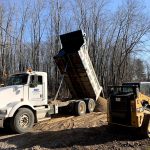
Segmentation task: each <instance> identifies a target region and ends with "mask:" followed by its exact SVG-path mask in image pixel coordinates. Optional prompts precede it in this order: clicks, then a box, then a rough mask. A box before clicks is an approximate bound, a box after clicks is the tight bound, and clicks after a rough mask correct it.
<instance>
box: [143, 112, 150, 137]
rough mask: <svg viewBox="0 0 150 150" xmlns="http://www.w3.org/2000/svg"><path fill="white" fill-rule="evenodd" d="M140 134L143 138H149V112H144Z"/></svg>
mask: <svg viewBox="0 0 150 150" xmlns="http://www.w3.org/2000/svg"><path fill="white" fill-rule="evenodd" d="M141 134H142V135H143V136H144V137H145V138H150V114H145V115H144V119H143V123H142V126H141Z"/></svg>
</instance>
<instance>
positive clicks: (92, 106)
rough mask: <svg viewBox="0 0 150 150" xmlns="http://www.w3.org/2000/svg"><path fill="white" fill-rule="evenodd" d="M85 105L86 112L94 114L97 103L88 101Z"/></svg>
mask: <svg viewBox="0 0 150 150" xmlns="http://www.w3.org/2000/svg"><path fill="white" fill-rule="evenodd" d="M85 103H86V112H87V113H91V112H93V111H94V109H95V101H94V100H93V99H88V100H87V101H85Z"/></svg>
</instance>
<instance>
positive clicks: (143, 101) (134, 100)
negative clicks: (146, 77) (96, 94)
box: [107, 82, 150, 136]
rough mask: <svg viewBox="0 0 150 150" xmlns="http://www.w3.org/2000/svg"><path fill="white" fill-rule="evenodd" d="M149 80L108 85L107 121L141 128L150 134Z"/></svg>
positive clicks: (146, 133)
mask: <svg viewBox="0 0 150 150" xmlns="http://www.w3.org/2000/svg"><path fill="white" fill-rule="evenodd" d="M149 92H150V82H140V83H123V84H122V86H110V87H109V100H108V117H107V119H108V123H109V124H119V125H123V126H129V127H135V128H142V129H143V126H146V125H144V124H145V121H144V120H145V118H147V119H146V122H147V127H144V128H145V131H143V132H144V134H145V135H147V136H150V127H149V125H150V123H149V114H150V97H149V94H150V93H149Z"/></svg>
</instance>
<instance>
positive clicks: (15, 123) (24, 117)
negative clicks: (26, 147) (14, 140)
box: [11, 108, 34, 133]
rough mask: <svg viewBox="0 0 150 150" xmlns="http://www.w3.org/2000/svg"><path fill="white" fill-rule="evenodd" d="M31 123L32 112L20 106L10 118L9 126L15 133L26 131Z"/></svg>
mask: <svg viewBox="0 0 150 150" xmlns="http://www.w3.org/2000/svg"><path fill="white" fill-rule="evenodd" d="M33 124H34V114H33V112H32V111H31V110H30V109H27V108H20V109H19V110H18V112H17V113H16V114H15V116H14V117H13V119H12V122H11V128H12V130H13V131H14V132H16V133H26V132H28V131H29V130H30V129H31V128H32V127H33Z"/></svg>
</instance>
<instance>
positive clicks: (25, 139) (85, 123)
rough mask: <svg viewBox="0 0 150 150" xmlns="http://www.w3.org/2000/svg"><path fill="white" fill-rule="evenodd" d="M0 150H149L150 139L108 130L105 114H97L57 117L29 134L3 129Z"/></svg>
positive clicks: (117, 129) (129, 131) (128, 130)
mask: <svg viewBox="0 0 150 150" xmlns="http://www.w3.org/2000/svg"><path fill="white" fill-rule="evenodd" d="M0 149H2V150H6V149H20V150H22V149H37V150H40V149H42V150H43V149H46V150H47V149H62V150H63V149H64V150H78V149H79V150H80V149H81V150H82V149H83V150H96V149H97V150H99V149H110V150H111V149H114V150H120V149H121V150H122V149H123V150H133V149H136V150H138V149H139V150H141V149H142V150H150V139H142V138H141V137H140V135H139V133H138V131H137V130H135V129H131V128H125V127H109V126H108V125H107V122H106V114H105V113H101V112H94V113H91V114H86V115H84V116H78V117H75V116H67V115H66V116H64V115H63V116H62V115H57V116H55V117H52V119H50V120H48V121H44V122H41V123H38V124H36V125H35V126H34V128H33V130H32V131H31V132H30V133H26V134H20V135H17V134H13V133H12V132H10V131H7V130H5V129H0Z"/></svg>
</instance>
